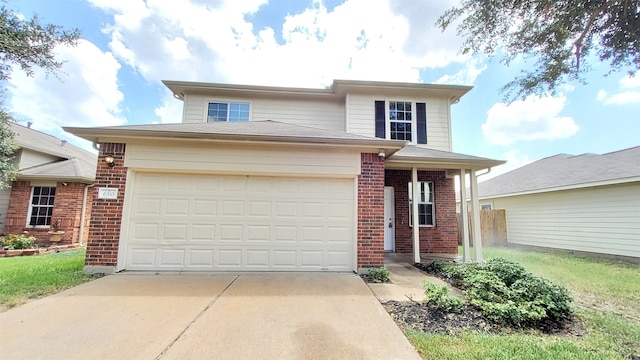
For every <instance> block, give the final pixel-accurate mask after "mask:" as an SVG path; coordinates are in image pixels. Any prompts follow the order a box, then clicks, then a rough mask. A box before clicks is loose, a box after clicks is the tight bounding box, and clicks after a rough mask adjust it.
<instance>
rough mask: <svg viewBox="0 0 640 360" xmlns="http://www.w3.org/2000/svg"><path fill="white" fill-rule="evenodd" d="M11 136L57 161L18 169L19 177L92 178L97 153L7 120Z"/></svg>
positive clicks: (19, 143)
mask: <svg viewBox="0 0 640 360" xmlns="http://www.w3.org/2000/svg"><path fill="white" fill-rule="evenodd" d="M9 125H10V127H11V130H12V131H13V132H14V134H15V136H14V140H15V142H16V143H17V144H18V146H19V147H20V148H23V149H29V150H32V151H36V152H40V153H44V154H49V155H52V156H54V157H57V158H58V159H59V160H58V161H53V162H48V163H44V164H39V165H37V166H32V167H29V168H26V169H21V170H20V174H19V175H18V178H19V179H54V180H57V179H60V180H66V181H81V182H93V181H94V179H95V172H96V162H97V157H98V156H97V155H96V154H93V153H90V152H88V151H86V150H83V149H81V148H79V147H77V146H75V145H73V144H70V143H68V142H67V141H64V140H61V139H59V138H57V137H55V136H52V135H49V134H45V133H43V132H40V131H37V130H34V129H31V128H28V127H25V126H22V125H19V124H16V123H10V124H9Z"/></svg>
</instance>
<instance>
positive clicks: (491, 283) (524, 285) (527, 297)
mask: <svg viewBox="0 0 640 360" xmlns="http://www.w3.org/2000/svg"><path fill="white" fill-rule="evenodd" d="M444 275H445V277H447V278H449V279H450V280H451V281H452V282H453V283H455V284H456V285H457V286H459V287H460V288H461V289H463V290H464V291H465V293H466V294H467V296H468V297H469V301H470V302H471V304H473V305H475V306H477V307H478V308H479V309H480V310H482V312H483V313H484V315H485V316H487V317H488V318H490V319H492V320H494V321H496V322H499V323H503V324H508V325H513V326H522V325H527V324H528V325H535V323H537V322H540V321H546V320H550V321H555V322H558V321H562V320H564V319H567V318H569V317H570V316H571V314H572V310H571V301H572V299H571V295H570V294H569V292H568V290H567V289H566V288H565V287H563V286H559V285H554V284H552V283H551V282H549V281H548V280H546V279H543V278H540V277H537V276H534V275H533V274H531V273H529V272H527V271H526V270H525V269H524V268H523V267H522V266H521V265H519V264H517V263H514V262H512V261H508V260H505V259H501V258H498V259H491V260H489V261H488V262H487V263H484V264H478V263H472V264H460V265H456V266H448V267H446V268H445V269H444Z"/></svg>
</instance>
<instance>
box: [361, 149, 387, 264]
mask: <svg viewBox="0 0 640 360" xmlns="http://www.w3.org/2000/svg"><path fill="white" fill-rule="evenodd" d="M361 162H362V165H361V172H360V175H359V176H358V269H363V268H371V267H379V266H382V265H384V160H381V159H380V157H379V156H378V154H372V153H366V154H361Z"/></svg>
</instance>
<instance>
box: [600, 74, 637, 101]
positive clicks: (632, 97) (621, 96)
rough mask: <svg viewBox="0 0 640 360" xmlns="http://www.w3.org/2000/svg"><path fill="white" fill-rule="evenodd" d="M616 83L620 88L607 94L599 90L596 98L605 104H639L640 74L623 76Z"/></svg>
mask: <svg viewBox="0 0 640 360" xmlns="http://www.w3.org/2000/svg"><path fill="white" fill-rule="evenodd" d="M618 84H619V86H620V90H619V91H618V92H617V93H615V94H609V93H608V92H606V91H604V90H600V91H598V95H597V96H596V100H598V101H600V102H602V103H603V104H605V105H640V74H636V75H635V76H625V77H623V78H622V79H620V81H618ZM636 89H638V90H636Z"/></svg>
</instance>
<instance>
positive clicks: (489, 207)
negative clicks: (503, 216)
mask: <svg viewBox="0 0 640 360" xmlns="http://www.w3.org/2000/svg"><path fill="white" fill-rule="evenodd" d="M480 207H481V208H482V210H491V204H482V205H480Z"/></svg>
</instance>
